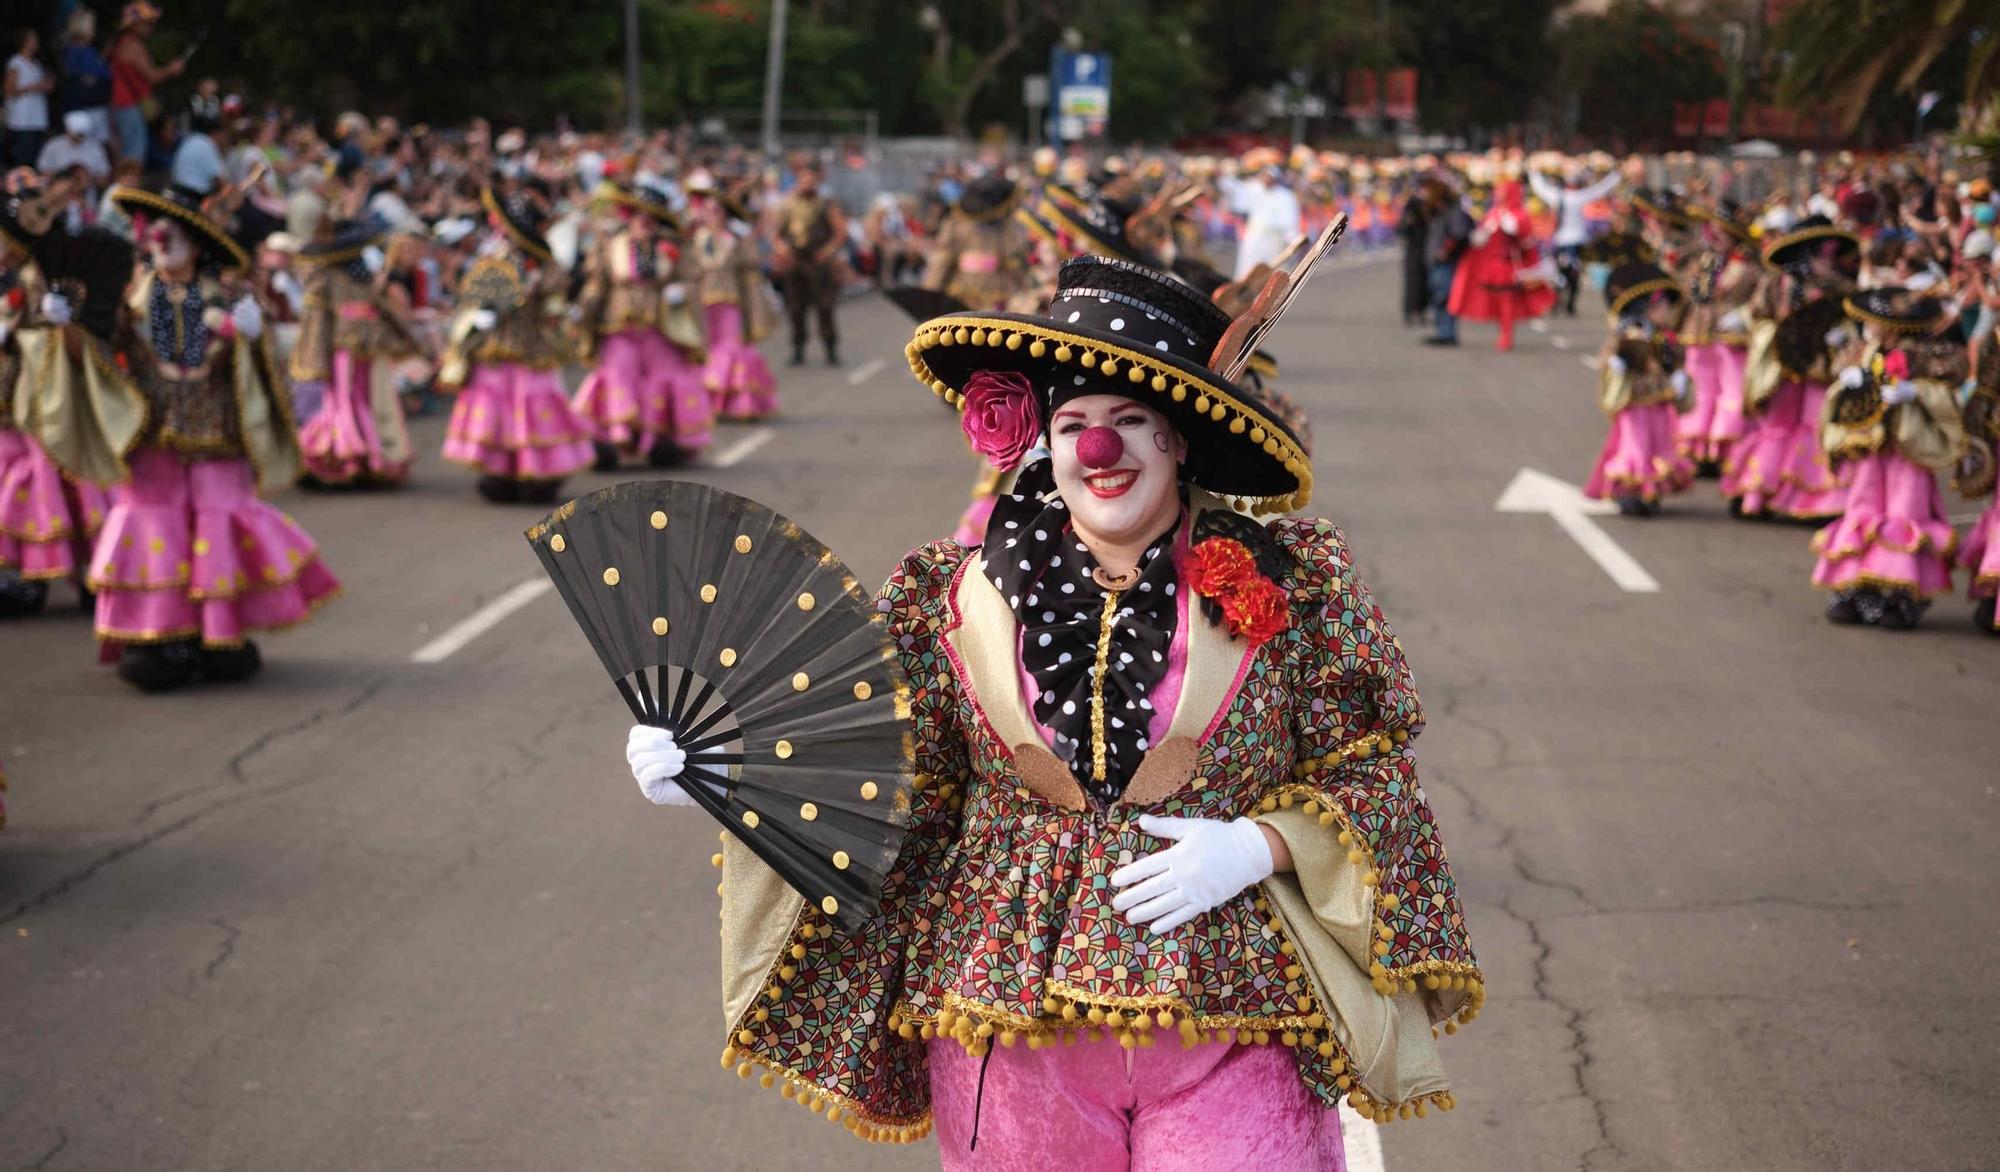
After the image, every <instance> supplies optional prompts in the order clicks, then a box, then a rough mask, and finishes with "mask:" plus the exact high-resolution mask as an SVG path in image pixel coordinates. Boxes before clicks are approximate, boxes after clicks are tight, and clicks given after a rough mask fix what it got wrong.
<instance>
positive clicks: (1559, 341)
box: [1550, 334, 1569, 350]
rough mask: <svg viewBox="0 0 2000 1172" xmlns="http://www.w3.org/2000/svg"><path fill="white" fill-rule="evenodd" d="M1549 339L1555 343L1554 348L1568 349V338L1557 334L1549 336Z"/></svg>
mask: <svg viewBox="0 0 2000 1172" xmlns="http://www.w3.org/2000/svg"><path fill="white" fill-rule="evenodd" d="M1550 341H1552V342H1554V343H1555V344H1556V349H1558V350H1567V349H1569V339H1568V338H1565V337H1563V336H1562V335H1561V334H1557V335H1556V336H1555V337H1554V338H1551V339H1550Z"/></svg>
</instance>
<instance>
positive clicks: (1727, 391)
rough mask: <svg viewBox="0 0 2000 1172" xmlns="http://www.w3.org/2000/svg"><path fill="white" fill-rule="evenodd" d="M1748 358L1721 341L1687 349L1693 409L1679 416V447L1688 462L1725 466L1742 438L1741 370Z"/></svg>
mask: <svg viewBox="0 0 2000 1172" xmlns="http://www.w3.org/2000/svg"><path fill="white" fill-rule="evenodd" d="M1748 358H1749V355H1748V353H1747V352H1746V351H1745V350H1744V349H1743V348H1742V347H1741V346H1731V345H1728V344H1727V343H1724V342H1705V343H1702V344H1701V345H1698V346H1689V347H1688V348H1687V358H1686V369H1687V372H1688V378H1689V379H1691V380H1692V381H1693V383H1694V407H1693V408H1692V409H1691V410H1689V411H1688V412H1687V414H1685V415H1683V416H1681V419H1680V447H1681V451H1682V453H1683V454H1685V455H1686V456H1687V457H1688V458H1689V459H1690V460H1694V461H1696V462H1697V463H1702V464H1720V463H1724V462H1726V461H1727V460H1728V459H1729V455H1730V453H1731V452H1732V451H1733V450H1734V449H1735V447H1736V443H1737V441H1738V440H1740V439H1742V438H1743V431H1744V424H1743V367H1744V364H1745V363H1746V362H1747V361H1748Z"/></svg>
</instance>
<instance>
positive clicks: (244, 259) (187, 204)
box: [110, 186, 250, 269]
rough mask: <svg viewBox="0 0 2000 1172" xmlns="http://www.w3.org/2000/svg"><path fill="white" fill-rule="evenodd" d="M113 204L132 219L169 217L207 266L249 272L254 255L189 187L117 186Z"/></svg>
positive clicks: (112, 200)
mask: <svg viewBox="0 0 2000 1172" xmlns="http://www.w3.org/2000/svg"><path fill="white" fill-rule="evenodd" d="M110 195H111V202H112V203H114V204H116V205H117V206H118V208H119V209H120V210H121V211H123V212H125V214H126V215H130V216H165V217H167V218H168V219H170V220H173V221H175V222H176V223H178V224H179V225H180V226H181V227H182V228H183V229H185V230H186V231H187V234H188V236H189V237H190V238H191V239H192V240H193V241H194V242H195V246H196V247H197V248H198V249H200V251H201V254H202V258H203V261H204V263H206V264H210V265H213V266H215V267H216V268H221V269H247V268H249V267H250V253H249V250H247V249H245V248H244V247H243V245H241V244H239V243H237V241H236V240H235V239H234V238H233V237H232V236H231V235H230V232H229V229H228V228H227V227H225V226H224V225H222V224H219V223H217V222H215V220H213V219H211V218H210V217H209V215H208V213H207V212H206V211H204V210H203V209H202V197H201V196H200V195H199V194H198V193H196V192H193V191H190V190H188V189H187V188H185V187H179V186H170V187H168V188H167V189H166V190H164V191H158V192H154V191H147V190H145V189H143V188H138V187H123V186H120V187H114V188H112V189H111V192H110Z"/></svg>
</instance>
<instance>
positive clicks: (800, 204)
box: [772, 163, 847, 366]
mask: <svg viewBox="0 0 2000 1172" xmlns="http://www.w3.org/2000/svg"><path fill="white" fill-rule="evenodd" d="M819 178H820V177H819V168H818V167H817V166H816V165H813V164H810V163H808V164H806V165H805V166H803V167H801V168H799V171H798V174H797V176H796V179H797V182H796V183H794V184H793V186H792V192H791V194H790V195H787V196H786V197H785V200H784V202H783V203H782V204H780V205H779V206H778V228H777V239H776V241H775V242H774V244H775V247H774V256H773V258H772V259H773V261H774V263H775V265H776V267H777V271H778V279H779V282H780V283H781V284H782V286H783V287H784V290H785V314H786V316H787V317H789V318H790V319H791V323H792V365H793V366H804V365H805V363H806V318H807V317H808V316H811V317H813V318H814V319H815V320H816V321H817V322H818V324H819V340H820V342H821V344H822V345H824V346H825V347H826V361H827V365H829V366H839V365H840V328H839V327H838V326H837V325H835V324H834V320H833V311H834V307H835V306H836V305H837V304H838V303H839V301H840V276H839V266H838V264H837V263H836V260H835V258H836V257H838V256H839V255H840V250H841V249H842V248H843V247H845V246H846V244H847V217H846V215H845V214H844V213H842V212H841V210H840V205H839V204H837V203H834V202H833V201H832V200H830V199H828V198H827V197H826V196H825V195H822V194H821V193H820V189H819Z"/></svg>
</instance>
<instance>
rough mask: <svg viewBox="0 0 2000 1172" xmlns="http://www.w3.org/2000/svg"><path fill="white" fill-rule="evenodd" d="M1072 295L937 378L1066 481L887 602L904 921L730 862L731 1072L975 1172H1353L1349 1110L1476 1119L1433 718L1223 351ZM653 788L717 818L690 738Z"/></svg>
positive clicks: (643, 781) (1226, 346)
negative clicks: (840, 922)
mask: <svg viewBox="0 0 2000 1172" xmlns="http://www.w3.org/2000/svg"><path fill="white" fill-rule="evenodd" d="M1061 286H1062V287H1061V290H1060V292H1059V293H1058V295H1057V296H1056V298H1055V300H1054V302H1053V304H1052V305H1051V306H1050V307H1049V308H1048V310H1047V312H1046V314H1041V315H1030V314H1012V313H978V312H970V313H964V314H955V315H950V316H947V317H944V318H941V319H936V320H933V321H930V322H927V323H925V324H923V325H921V326H919V327H918V329H917V334H916V337H915V339H914V340H913V342H912V343H911V345H910V346H909V348H908V357H909V360H910V365H911V368H912V371H913V372H914V373H915V375H916V376H917V379H918V381H919V382H920V383H922V384H923V385H924V386H925V387H926V388H928V389H930V390H932V391H935V392H936V393H938V394H940V395H942V396H943V397H944V398H945V400H946V401H947V402H948V403H953V404H956V405H959V406H961V407H962V409H963V417H962V424H963V427H964V429H965V431H966V434H967V435H968V437H969V438H970V439H971V441H972V443H973V444H974V446H975V447H976V448H978V449H979V450H980V451H981V452H982V453H983V454H985V455H986V456H987V457H988V458H990V459H992V460H994V461H995V462H997V463H1008V462H1011V461H1013V460H1015V459H1018V458H1019V457H1020V456H1021V454H1022V453H1024V452H1026V451H1028V450H1029V449H1030V448H1031V447H1033V446H1034V445H1035V444H1036V443H1037V441H1038V439H1046V441H1047V445H1048V447H1049V450H1050V454H1049V456H1048V457H1047V458H1046V459H1038V460H1036V461H1035V462H1033V463H1031V464H1029V465H1028V466H1027V467H1026V468H1025V469H1024V470H1023V472H1022V476H1021V482H1020V485H1019V486H1018V489H1017V492H1016V493H1015V494H1013V495H1010V496H1008V497H1005V498H1003V499H1002V501H1001V502H1000V506H999V508H998V509H997V511H996V512H995V514H994V518H993V526H992V528H991V530H990V535H989V539H988V541H987V543H986V544H985V545H984V547H980V548H970V549H969V548H967V547H965V546H962V545H960V544H958V543H957V542H953V541H942V542H937V543H934V544H930V545H926V546H923V547H921V548H919V549H918V550H916V551H915V552H914V553H912V554H910V555H909V556H908V557H907V558H906V559H905V560H904V562H903V564H902V566H901V568H899V569H898V570H897V571H896V572H895V574H894V576H893V577H892V578H891V579H890V581H889V583H888V585H887V586H886V587H885V588H884V589H883V591H882V592H881V594H880V595H879V601H878V609H879V611H880V613H881V615H882V617H883V618H884V620H885V621H886V622H887V624H888V628H889V632H890V634H891V636H892V638H893V639H894V641H895V643H896V645H897V646H898V648H899V649H900V652H901V654H900V662H901V664H902V666H903V669H904V671H905V672H906V673H907V675H908V678H909V687H910V691H909V697H910V699H909V703H910V709H909V718H910V731H911V734H912V736H913V738H914V741H915V751H916V765H915V768H916V771H917V775H918V788H917V789H916V790H915V791H914V793H913V799H912V802H913V804H912V808H911V809H910V811H909V818H908V823H907V833H906V837H905V839H904V842H903V847H902V853H901V855H900V857H899V859H898V861H897V863H896V864H895V867H894V869H893V870H892V871H891V872H890V874H889V875H888V877H887V882H886V884H885V886H884V888H883V892H882V902H881V905H880V908H879V911H878V912H877V913H876V914H875V915H873V916H872V918H870V919H869V920H867V921H866V922H865V924H864V926H863V927H861V928H860V929H858V930H843V929H840V928H837V927H835V926H833V925H832V924H831V922H830V921H829V920H828V919H827V918H826V917H825V916H823V915H822V914H821V910H822V909H821V908H820V906H819V905H818V904H814V903H807V902H804V901H802V900H801V898H800V897H799V895H798V894H797V892H796V891H794V890H793V889H792V888H790V887H789V886H787V885H785V884H783V883H782V882H780V881H778V880H777V879H776V876H775V875H774V874H773V873H771V872H770V871H769V870H767V869H765V868H764V866H763V864H762V863H760V862H758V861H757V860H756V859H755V858H754V856H753V855H752V854H751V853H750V852H749V851H748V849H747V848H746V847H745V846H744V845H743V844H742V843H741V842H739V841H737V838H738V834H737V833H725V834H724V835H723V840H724V848H723V852H722V855H721V857H720V863H721V866H722V867H723V885H722V892H723V900H724V905H723V920H724V935H725V939H724V943H723V956H724V971H725V973H726V974H728V976H727V978H726V981H725V986H726V987H725V1002H726V1007H727V1014H728V1020H729V1022H730V1030H731V1038H730V1044H729V1048H728V1049H727V1050H726V1051H725V1053H724V1055H723V1064H724V1065H725V1066H734V1067H736V1068H737V1070H738V1072H739V1073H741V1074H742V1075H744V1076H745V1077H749V1076H750V1075H753V1074H756V1073H758V1071H759V1070H760V1068H761V1070H762V1071H763V1072H764V1075H763V1082H764V1085H766V1086H770V1085H772V1084H773V1083H775V1082H780V1081H782V1083H783V1084H784V1088H785V1094H786V1095H787V1096H788V1097H795V1098H797V1099H799V1100H800V1101H802V1102H804V1103H806V1104H807V1105H808V1106H809V1107H811V1108H812V1109H813V1110H815V1111H818V1110H821V1109H827V1110H828V1113H829V1114H838V1115H840V1116H842V1117H843V1118H844V1119H845V1120H846V1122H847V1126H848V1128H849V1129H850V1130H853V1131H856V1132H857V1133H859V1134H861V1135H862V1136H864V1137H865V1138H869V1139H878V1140H891V1141H900V1140H907V1139H912V1138H915V1137H917V1136H920V1135H922V1134H924V1133H925V1132H927V1131H928V1130H929V1129H930V1127H931V1126H932V1123H933V1121H935V1124H936V1127H937V1131H938V1136H939V1146H940V1148H941V1151H942V1155H943V1160H944V1166H945V1167H946V1168H948V1169H975V1168H988V1167H991V1168H1052V1167H1064V1168H1079V1169H1113V1168H1117V1169H1123V1168H1128V1167H1130V1168H1146V1169H1170V1168H1171V1169H1179V1168H1188V1169H1192V1168H1234V1167H1255V1168H1259V1169H1265V1170H1271V1172H1289V1170H1299V1172H1304V1170H1306V1169H1330V1168H1331V1169H1337V1168H1340V1167H1342V1166H1343V1163H1344V1160H1343V1155H1342V1147H1341V1139H1340V1135H1339V1117H1338V1115H1337V1114H1336V1112H1335V1110H1334V1108H1335V1106H1336V1104H1337V1103H1338V1101H1339V1100H1340V1099H1341V1098H1342V1097H1346V1098H1347V1099H1348V1100H1349V1102H1351V1103H1352V1104H1353V1105H1354V1106H1355V1107H1356V1108H1357V1109H1358V1110H1360V1111H1361V1113H1362V1114H1363V1116H1364V1117H1369V1118H1373V1119H1375V1120H1378V1121H1387V1120H1390V1119H1395V1118H1399V1117H1401V1118H1408V1117H1410V1116H1412V1115H1421V1114H1424V1113H1426V1112H1427V1111H1428V1110H1429V1109H1431V1108H1432V1107H1439V1108H1446V1107H1450V1106H1451V1105H1452V1097H1451V1092H1450V1090H1449V1088H1448V1085H1447V1083H1446V1080H1445V1077H1444V1073H1443V1070H1442V1068H1441V1066H1440V1065H1439V1062H1438V1059H1437V1051H1436V1045H1435V1042H1434V1037H1435V1035H1436V1033H1437V1032H1438V1031H1439V1030H1442V1031H1445V1032H1452V1031H1455V1030H1456V1029H1457V1028H1458V1025H1459V1024H1460V1023H1462V1022H1464V1021H1467V1020H1469V1019H1470V1018H1471V1017H1472V1016H1474V1015H1475V1014H1476V1012H1477V1011H1478V1008H1479V1006H1480V1004H1481V1002H1482V1001H1483V997H1484V991H1483V985H1482V983H1481V980H1482V978H1481V973H1480V970H1479V968H1478V965H1477V963H1476V961H1475V960H1474V958H1473V955H1472V951H1471V948H1470V945H1469V942H1468V939H1467V935H1466V929H1465V924H1464V915H1463V911H1462V909H1461V907H1460V904H1459V901H1458V896H1457V892H1456V889H1455V885H1454V882H1453V879H1452V872H1451V868H1450V866H1449V865H1448V863H1447V862H1446V860H1445V856H1444V849H1443V846H1442V843H1441V842H1440V840H1439V837H1438V833H1437V829H1436V820H1435V818H1434V816H1433V815H1432V813H1431V811H1430V808H1429V806H1428V804H1427V803H1426V801H1425V799H1424V796H1423V791H1422V789H1421V787H1420V786H1419V785H1418V782H1417V777H1416V762H1415V758H1414V756H1413V755H1412V744H1411V742H1412V741H1413V739H1414V738H1415V737H1416V735H1417V734H1418V733H1419V732H1421V731H1422V728H1423V725H1424V717H1423V709H1422V706H1421V703H1420V702H1419V700H1418V697H1417V692H1416V688H1415V685H1414V683H1413V682H1412V680H1411V677H1410V672H1409V669H1408V667H1407V665H1406V663H1405V661H1404V658H1403V654H1402V651H1401V649H1400V647H1399V646H1398V644H1397V642H1396V639H1395V637H1394V636H1393V634H1391V632H1390V629H1389V626H1388V624H1387V622H1386V620H1385V619H1383V617H1382V614H1381V611H1380V610H1379V609H1378V608H1377V607H1376V605H1375V603H1374V602H1373V601H1372V599H1371V598H1370V596H1369V594H1368V591H1367V589H1366V588H1365V587H1364V586H1363V585H1362V584H1361V582H1360V581H1359V580H1358V579H1357V578H1356V576H1355V574H1354V566H1353V561H1352V558H1351V557H1350V555H1349V553H1348V550H1347V546H1346V543H1345V542H1344V540H1343V539H1342V537H1341V534H1340V531H1339V530H1338V529H1337V528H1336V527H1335V526H1334V525H1333V524H1332V523H1331V522H1328V521H1324V520H1310V519H1273V520H1268V521H1260V520H1253V519H1251V518H1250V517H1247V516H1244V515H1242V514H1241V513H1238V512H1236V511H1234V510H1232V509H1231V508H1229V507H1228V506H1227V505H1225V504H1223V503H1222V502H1221V501H1220V500H1219V499H1218V495H1219V496H1222V497H1229V498H1233V499H1236V500H1239V501H1243V502H1245V503H1251V502H1254V508H1253V511H1254V512H1255V513H1257V514H1259V515H1262V516H1266V517H1269V516H1272V515H1274V514H1280V513H1283V512H1286V511H1288V510H1290V509H1293V508H1296V507H1300V506H1303V505H1304V504H1305V502H1306V498H1307V495H1308V494H1309V492H1310V489H1311V480H1312V475H1311V471H1310V468H1309V467H1308V464H1307V462H1306V460H1305V458H1304V456H1303V455H1302V453H1301V452H1300V451H1299V449H1298V447H1297V445H1296V443H1295V442H1294V440H1293V438H1292V436H1291V435H1290V433H1289V432H1287V431H1286V429H1285V428H1284V426H1283V424H1281V423H1280V422H1279V421H1278V420H1277V419H1276V418H1275V417H1274V416H1273V415H1271V414H1270V413H1268V412H1267V411H1266V410H1265V408H1264V407H1263V405H1262V404H1261V402H1260V401H1259V400H1258V399H1257V398H1256V397H1255V396H1254V395H1253V394H1252V393H1250V392H1249V391H1247V390H1246V389H1244V388H1243V387H1241V386H1239V385H1237V384H1236V383H1234V382H1233V381H1232V380H1230V379H1227V378H1224V377H1223V376H1222V375H1221V374H1220V373H1219V371H1221V370H1223V369H1227V368H1229V367H1230V365H1231V364H1232V359H1233V358H1234V357H1235V353H1236V352H1237V350H1238V349H1240V346H1241V344H1242V335H1241V332H1240V331H1235V330H1231V329H1230V326H1231V322H1230V320H1229V318H1228V317H1227V315H1225V314H1223V313H1222V312H1221V311H1219V310H1218V309H1216V308H1215V306H1214V305H1213V303H1211V302H1209V301H1207V300H1206V299H1205V298H1202V297H1200V296H1199V295H1197V294H1194V293H1193V292H1191V291H1190V290H1188V289H1187V288H1186V287H1185V286H1183V285H1180V284H1178V283H1177V282H1174V281H1172V280H1171V279H1169V278H1166V277H1164V276H1162V275H1161V274H1158V273H1154V272H1151V271H1148V270H1145V269H1142V268H1139V267H1137V266H1134V265H1129V264H1125V263H1122V262H1118V261H1112V260H1106V259H1101V258H1096V257H1085V258H1078V259H1076V260H1072V261H1070V262H1069V263H1068V264H1067V265H1065V266H1064V268H1063V271H1062V278H1061ZM628 760H629V761H630V762H631V764H632V766H633V771H634V775H635V776H636V777H637V779H638V780H639V782H640V785H641V788H642V789H643V790H644V791H645V792H646V793H647V795H648V796H649V797H650V798H652V799H653V800H654V801H658V802H678V803H686V802H690V801H692V799H691V798H690V797H689V796H688V795H687V794H686V793H684V792H681V791H680V790H679V788H678V787H677V786H675V785H674V784H672V779H673V778H674V777H676V776H679V775H680V771H681V770H682V768H683V767H684V765H685V761H686V757H685V754H684V752H683V751H682V750H681V749H680V748H679V747H677V746H675V745H674V744H673V741H672V737H671V734H668V733H666V732H665V730H663V729H658V728H654V727H651V726H640V727H639V728H637V729H635V730H634V731H633V733H632V735H631V737H630V738H629V740H628ZM864 796H865V795H864ZM740 833H741V834H744V835H748V834H753V833H756V831H755V830H754V829H745V830H743V831H741V832H740ZM1079 1041H1085V1042H1094V1043H1099V1044H1096V1045H1076V1044H1075V1043H1077V1042H1079ZM1156 1042H1157V1043H1158V1044H1157V1045H1156V1044H1155V1043H1156ZM1104 1043H1114V1044H1109V1045H1107V1044H1104Z"/></svg>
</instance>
